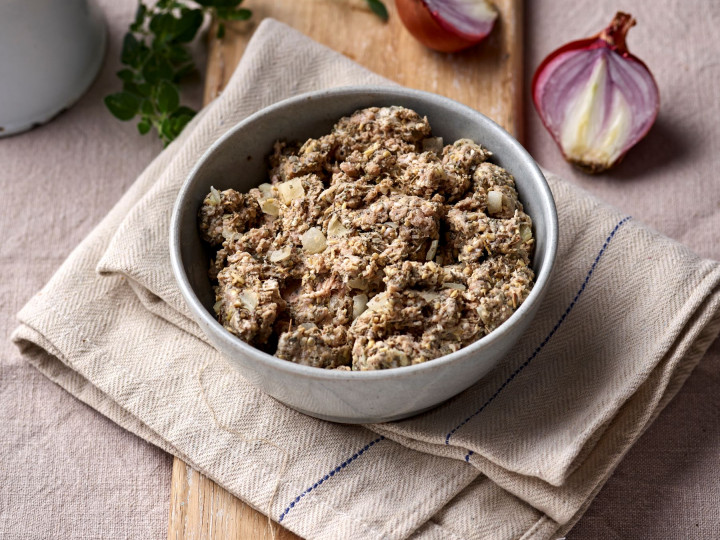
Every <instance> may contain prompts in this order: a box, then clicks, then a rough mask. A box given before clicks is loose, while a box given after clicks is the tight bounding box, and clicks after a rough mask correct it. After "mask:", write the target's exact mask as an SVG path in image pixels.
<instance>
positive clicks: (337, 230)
mask: <svg viewBox="0 0 720 540" xmlns="http://www.w3.org/2000/svg"><path fill="white" fill-rule="evenodd" d="M348 234H350V229H348V228H347V227H345V225H343V223H342V221H340V219H339V218H338V217H337V216H336V215H335V214H333V216H332V217H331V218H330V222H329V223H328V236H330V237H333V236H347V235H348Z"/></svg>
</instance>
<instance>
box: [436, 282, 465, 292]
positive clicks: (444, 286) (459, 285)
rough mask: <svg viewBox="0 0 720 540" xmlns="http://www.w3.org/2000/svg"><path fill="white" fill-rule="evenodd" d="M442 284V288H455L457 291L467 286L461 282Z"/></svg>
mask: <svg viewBox="0 0 720 540" xmlns="http://www.w3.org/2000/svg"><path fill="white" fill-rule="evenodd" d="M442 286H443V288H444V289H456V290H458V291H464V290H466V289H467V287H466V286H465V285H463V284H462V283H443V284H442Z"/></svg>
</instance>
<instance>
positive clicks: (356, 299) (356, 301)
mask: <svg viewBox="0 0 720 540" xmlns="http://www.w3.org/2000/svg"><path fill="white" fill-rule="evenodd" d="M367 305H368V297H367V294H358V295H356V296H353V320H355V319H357V318H358V317H359V316H360V315H362V314H363V312H364V311H365V310H366V309H367Z"/></svg>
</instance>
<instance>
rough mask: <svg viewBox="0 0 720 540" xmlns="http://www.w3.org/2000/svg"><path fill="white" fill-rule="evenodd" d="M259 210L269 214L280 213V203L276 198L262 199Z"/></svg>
mask: <svg viewBox="0 0 720 540" xmlns="http://www.w3.org/2000/svg"><path fill="white" fill-rule="evenodd" d="M260 210H262V211H263V213H265V214H267V215H269V216H275V217H277V216H279V215H280V203H279V202H278V200H277V199H262V200H261V201H260Z"/></svg>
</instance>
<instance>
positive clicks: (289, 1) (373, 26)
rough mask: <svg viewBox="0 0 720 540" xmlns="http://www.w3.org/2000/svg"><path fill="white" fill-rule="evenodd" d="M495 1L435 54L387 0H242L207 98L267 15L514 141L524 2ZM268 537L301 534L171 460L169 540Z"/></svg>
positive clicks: (213, 50)
mask: <svg viewBox="0 0 720 540" xmlns="http://www.w3.org/2000/svg"><path fill="white" fill-rule="evenodd" d="M495 4H496V6H497V7H498V10H499V11H500V19H499V24H497V25H496V27H495V29H494V30H493V33H492V34H491V36H490V37H489V38H488V39H487V40H486V41H485V42H484V43H483V44H481V45H480V46H478V47H474V48H472V49H470V50H468V51H464V52H461V53H457V54H440V53H435V52H433V51H430V50H428V49H426V48H425V47H423V46H422V45H420V44H419V43H417V42H416V41H415V40H414V38H413V37H412V36H411V35H410V34H409V33H408V32H407V31H406V30H405V29H404V27H403V26H402V23H401V21H400V19H399V17H398V16H397V12H396V11H395V6H394V3H393V0H385V5H386V6H387V8H388V11H389V12H390V19H389V21H388V22H387V23H383V22H382V21H381V20H380V19H379V18H378V17H376V16H375V15H374V14H372V13H371V12H370V11H369V9H368V8H367V4H366V3H365V2H364V0H246V2H245V3H244V4H243V5H244V6H246V7H248V8H250V9H252V11H253V17H252V20H251V21H247V22H241V23H234V24H232V25H229V26H228V27H227V31H226V34H225V37H224V38H223V40H222V41H219V40H217V39H214V38H212V37H211V39H210V45H209V51H208V67H207V76H206V82H205V103H209V102H210V101H212V100H213V99H214V98H215V97H217V96H218V95H219V94H220V92H221V91H222V89H223V88H224V86H225V84H227V81H228V80H229V79H230V76H231V75H232V73H233V71H234V69H235V66H236V65H237V63H238V62H239V61H240V58H241V57H242V54H243V51H244V50H245V46H246V45H247V42H248V41H249V39H250V37H251V36H252V33H253V31H254V30H255V28H256V27H257V25H258V24H259V23H260V21H261V20H262V19H264V18H265V17H273V18H275V19H277V20H279V21H282V22H284V23H287V24H289V25H290V26H292V27H294V28H296V29H297V30H299V31H301V32H303V33H304V34H306V35H308V36H310V37H312V38H313V39H315V40H316V41H318V42H320V43H322V44H324V45H327V46H328V47H330V48H332V49H334V50H336V51H338V52H340V53H342V54H344V55H345V56H348V57H349V58H352V59H353V60H355V61H356V62H358V63H360V64H362V65H364V66H365V67H367V68H369V69H371V70H373V71H375V72H376V73H379V74H380V75H383V76H385V77H387V78H389V79H392V80H394V81H396V82H398V83H400V84H403V85H405V86H408V87H411V88H417V89H420V90H427V91H430V92H435V93H437V94H442V95H444V96H447V97H450V98H453V99H455V100H457V101H460V102H462V103H465V104H466V105H469V106H471V107H473V108H474V109H477V110H478V111H480V112H482V113H484V114H486V115H487V116H489V117H490V118H492V119H493V120H495V121H496V122H497V123H499V124H500V125H501V126H503V127H504V128H505V129H507V130H508V131H509V132H510V133H513V134H514V135H515V136H516V137H518V138H520V139H521V138H522V119H521V116H520V114H521V110H522V109H521V106H520V100H521V93H522V87H523V81H522V50H523V49H522V0H495ZM210 36H214V32H213V30H212V29H211V31H210ZM273 537H274V538H276V539H277V540H289V539H296V538H298V537H297V536H296V535H294V534H293V533H291V532H290V531H288V530H287V529H284V528H283V527H281V526H279V525H278V524H277V523H274V522H273V523H272V531H271V526H270V525H269V523H268V519H267V517H266V516H264V515H263V514H261V513H260V512H257V511H256V510H254V509H253V508H251V507H250V506H248V505H247V504H245V503H244V502H242V501H241V500H240V499H238V498H236V497H234V496H233V495H232V494H230V493H228V492H227V491H225V490H224V489H223V488H221V487H220V486H219V485H217V484H216V483H215V482H213V481H212V480H210V479H209V478H206V477H205V476H203V475H201V474H200V473H198V472H197V471H194V470H193V469H192V468H191V467H190V466H188V465H187V464H185V463H184V462H183V461H182V460H181V459H179V458H177V457H176V458H175V460H174V462H173V472H172V486H171V493H170V519H169V525H168V538H169V539H170V540H182V539H189V540H195V539H200V538H211V539H218V540H220V539H243V540H246V539H247V540H255V539H269V538H273Z"/></svg>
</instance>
